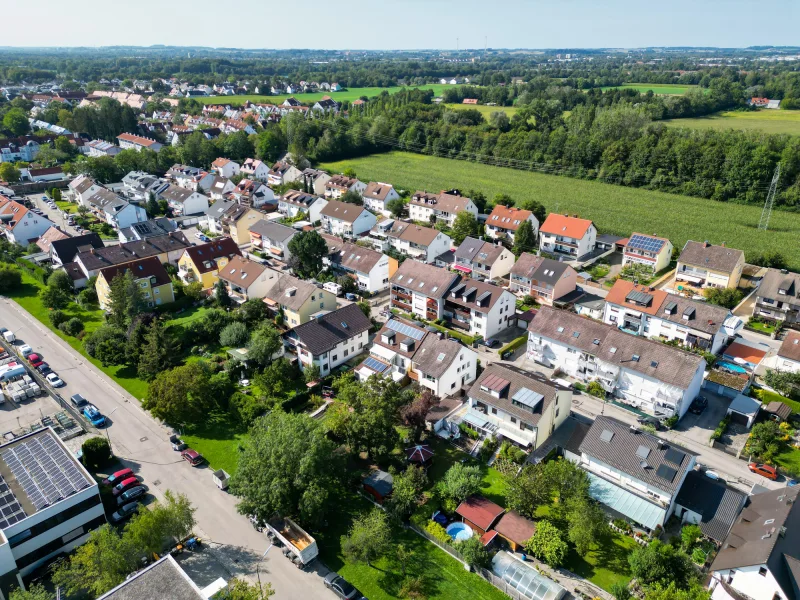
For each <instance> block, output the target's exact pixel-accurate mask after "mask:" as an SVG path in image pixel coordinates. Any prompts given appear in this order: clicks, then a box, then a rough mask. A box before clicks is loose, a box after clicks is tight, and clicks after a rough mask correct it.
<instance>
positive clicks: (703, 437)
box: [675, 390, 731, 445]
mask: <svg viewBox="0 0 800 600" xmlns="http://www.w3.org/2000/svg"><path fill="white" fill-rule="evenodd" d="M702 395H703V396H705V397H706V398H707V399H708V406H707V407H706V409H705V410H704V411H703V412H702V414H699V415H695V414H693V413H690V412H687V413H686V415H685V416H684V417H683V418H682V419H681V420H680V421H679V422H678V425H677V427H675V431H678V432H680V433H681V434H682V435H684V436H686V437H687V438H689V439H691V440H693V441H695V442H697V443H698V444H706V445H708V440H709V438H710V437H711V434H712V433H713V432H714V430H715V429H716V428H717V425H719V422H720V421H721V420H722V419H723V417H724V416H725V413H726V412H727V410H728V407H729V406H730V404H731V399H730V398H725V397H724V396H719V395H718V394H712V393H709V392H708V391H707V390H703V391H702Z"/></svg>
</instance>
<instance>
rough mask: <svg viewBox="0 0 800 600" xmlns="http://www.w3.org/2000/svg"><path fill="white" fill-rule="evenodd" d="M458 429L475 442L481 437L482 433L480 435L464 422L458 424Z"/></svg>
mask: <svg viewBox="0 0 800 600" xmlns="http://www.w3.org/2000/svg"><path fill="white" fill-rule="evenodd" d="M458 428H459V429H460V430H461V433H463V434H464V435H466V436H467V437H469V438H472V439H473V440H477V439H478V438H479V437H481V434H480V433H478V432H477V431H476V430H474V429H473V428H472V427H470V426H469V425H467V424H466V423H464V422H463V421H462V422H461V423H459V424H458Z"/></svg>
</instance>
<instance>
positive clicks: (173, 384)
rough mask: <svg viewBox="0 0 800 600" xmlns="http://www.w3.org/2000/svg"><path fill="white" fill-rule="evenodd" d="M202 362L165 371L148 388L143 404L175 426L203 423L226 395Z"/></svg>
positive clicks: (156, 415) (154, 414) (159, 417)
mask: <svg viewBox="0 0 800 600" xmlns="http://www.w3.org/2000/svg"><path fill="white" fill-rule="evenodd" d="M219 392H220V390H219V388H218V386H217V385H215V381H213V380H212V376H211V369H210V367H209V366H208V365H207V364H206V363H204V362H201V361H198V362H193V363H189V364H186V365H182V366H180V367H176V368H174V369H170V370H168V371H162V372H161V373H159V374H158V375H156V378H155V379H154V380H153V381H152V382H151V383H150V385H149V386H148V388H147V396H145V398H144V401H143V402H142V407H143V408H145V409H146V410H149V411H150V412H151V413H152V415H153V416H154V417H156V418H157V419H161V420H162V421H166V422H167V423H171V424H173V425H180V424H181V423H186V424H197V423H202V422H203V421H205V420H206V419H207V418H208V414H209V413H210V412H211V411H212V410H214V409H215V408H217V407H218V406H219V404H220V401H223V400H224V398H222V397H220V395H219Z"/></svg>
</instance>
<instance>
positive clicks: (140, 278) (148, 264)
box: [96, 256, 175, 311]
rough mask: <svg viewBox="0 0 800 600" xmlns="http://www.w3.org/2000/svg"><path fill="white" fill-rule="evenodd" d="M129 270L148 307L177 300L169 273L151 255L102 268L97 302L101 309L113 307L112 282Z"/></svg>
mask: <svg viewBox="0 0 800 600" xmlns="http://www.w3.org/2000/svg"><path fill="white" fill-rule="evenodd" d="M128 271H130V272H131V274H132V275H133V279H134V280H135V281H136V285H137V286H138V287H139V291H140V292H141V294H142V299H143V300H144V302H145V303H146V304H147V306H148V307H154V306H161V305H162V304H169V303H170V302H174V301H175V294H174V292H173V289H172V280H171V279H170V277H169V273H167V270H166V269H165V268H164V265H162V264H161V263H160V262H159V261H158V259H157V258H156V257H153V256H151V257H150V258H142V259H140V260H134V261H131V262H127V263H122V264H119V265H114V266H111V267H106V268H104V269H100V271H99V273H98V274H97V284H96V290H97V302H98V304H99V305H100V308H101V309H103V310H105V311H108V310H110V309H111V282H112V281H114V278H115V277H117V276H118V275H124V274H125V273H126V272H128Z"/></svg>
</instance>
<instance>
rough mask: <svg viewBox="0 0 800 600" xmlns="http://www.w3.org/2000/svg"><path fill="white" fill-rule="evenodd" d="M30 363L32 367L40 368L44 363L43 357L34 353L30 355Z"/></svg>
mask: <svg viewBox="0 0 800 600" xmlns="http://www.w3.org/2000/svg"><path fill="white" fill-rule="evenodd" d="M28 362H29V363H31V366H32V367H38V366H39V365H41V364H42V363H43V362H44V361H43V360H42V357H41V356H39V355H38V354H36V353H35V352H34V353H33V354H29V355H28Z"/></svg>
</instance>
